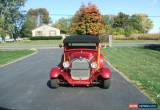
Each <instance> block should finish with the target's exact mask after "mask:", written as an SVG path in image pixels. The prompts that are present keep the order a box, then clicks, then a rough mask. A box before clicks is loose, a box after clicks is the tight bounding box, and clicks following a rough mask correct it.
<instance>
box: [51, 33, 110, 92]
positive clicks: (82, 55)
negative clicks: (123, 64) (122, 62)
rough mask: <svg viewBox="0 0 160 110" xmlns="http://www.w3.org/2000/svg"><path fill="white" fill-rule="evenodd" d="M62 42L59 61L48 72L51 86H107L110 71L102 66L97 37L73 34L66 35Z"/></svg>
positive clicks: (102, 59)
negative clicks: (62, 48)
mask: <svg viewBox="0 0 160 110" xmlns="http://www.w3.org/2000/svg"><path fill="white" fill-rule="evenodd" d="M63 43H64V45H63V47H64V53H63V55H62V58H61V62H60V64H59V65H58V66H56V67H54V68H52V70H51V72H50V79H51V80H50V86H51V87H52V88H57V87H58V86H59V85H61V84H66V83H67V84H70V85H71V86H77V85H81V86H89V85H93V84H94V85H95V84H97V85H100V86H101V87H103V88H105V89H107V88H109V86H110V79H111V72H110V69H109V68H108V67H105V66H104V65H105V61H104V57H103V55H102V54H101V52H100V40H99V37H97V36H88V35H75V36H69V37H66V38H65V39H64V40H63Z"/></svg>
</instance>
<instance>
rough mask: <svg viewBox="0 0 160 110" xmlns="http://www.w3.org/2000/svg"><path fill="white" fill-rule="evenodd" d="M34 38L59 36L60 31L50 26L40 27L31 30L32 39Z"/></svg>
mask: <svg viewBox="0 0 160 110" xmlns="http://www.w3.org/2000/svg"><path fill="white" fill-rule="evenodd" d="M36 36H60V30H59V29H57V28H54V27H52V26H50V25H42V26H39V27H37V28H35V29H33V30H32V37H36Z"/></svg>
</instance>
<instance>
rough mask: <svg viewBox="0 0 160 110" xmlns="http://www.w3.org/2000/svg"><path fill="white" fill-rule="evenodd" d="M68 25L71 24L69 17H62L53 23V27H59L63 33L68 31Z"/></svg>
mask: <svg viewBox="0 0 160 110" xmlns="http://www.w3.org/2000/svg"><path fill="white" fill-rule="evenodd" d="M70 25H71V19H66V18H64V17H62V18H60V19H59V20H58V21H57V22H56V23H55V24H54V27H56V28H58V29H60V30H61V31H63V32H65V33H69V31H70Z"/></svg>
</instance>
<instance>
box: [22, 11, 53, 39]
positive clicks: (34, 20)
mask: <svg viewBox="0 0 160 110" xmlns="http://www.w3.org/2000/svg"><path fill="white" fill-rule="evenodd" d="M50 22H51V20H50V17H49V12H48V11H47V9H45V8H38V9H29V10H28V12H27V14H26V19H25V21H24V23H23V25H22V29H21V35H22V37H31V36H32V32H31V31H32V30H33V29H34V28H36V27H37V26H39V25H42V24H49V23H50Z"/></svg>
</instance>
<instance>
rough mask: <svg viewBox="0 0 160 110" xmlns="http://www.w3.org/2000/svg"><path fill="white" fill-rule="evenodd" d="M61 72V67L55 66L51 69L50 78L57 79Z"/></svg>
mask: <svg viewBox="0 0 160 110" xmlns="http://www.w3.org/2000/svg"><path fill="white" fill-rule="evenodd" d="M60 73H61V69H60V67H54V68H52V69H51V71H50V78H51V79H55V78H57V77H58V76H59V74H60Z"/></svg>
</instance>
